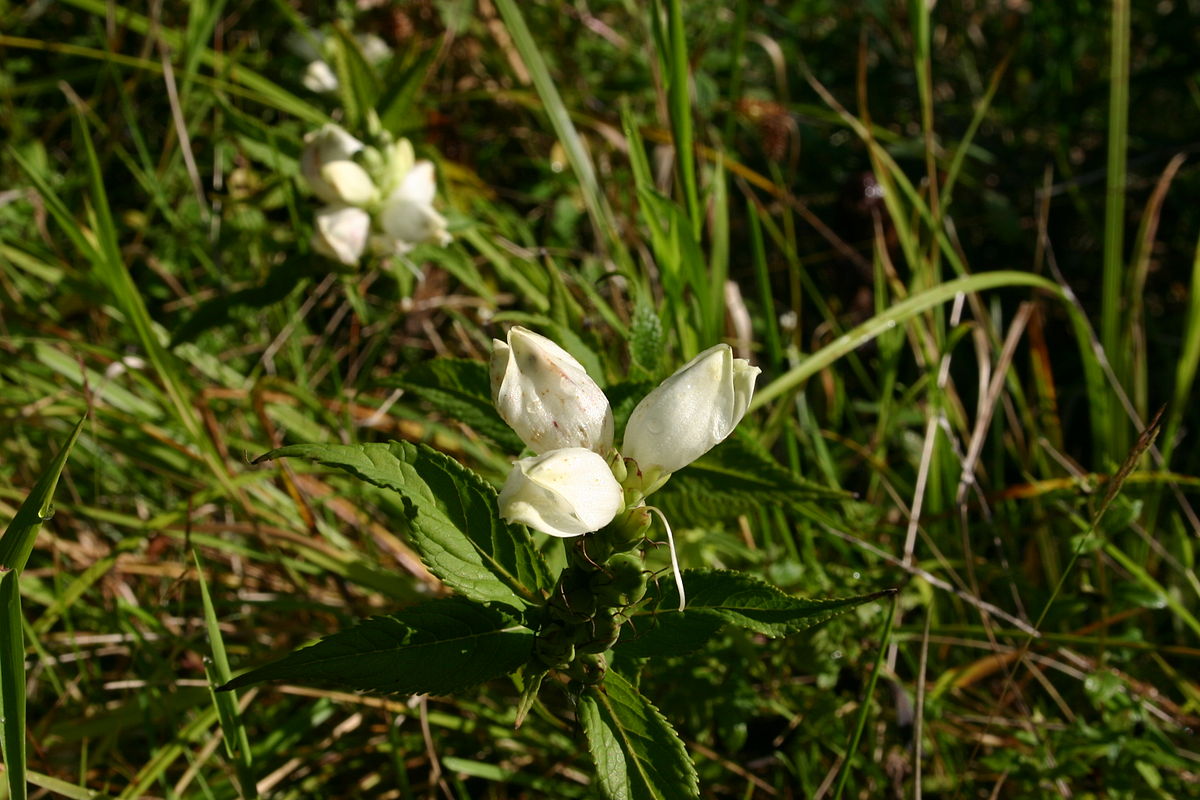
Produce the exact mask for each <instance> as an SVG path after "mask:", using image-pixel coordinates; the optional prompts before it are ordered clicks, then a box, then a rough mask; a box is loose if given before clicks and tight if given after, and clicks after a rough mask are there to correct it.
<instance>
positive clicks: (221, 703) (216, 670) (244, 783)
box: [192, 548, 258, 798]
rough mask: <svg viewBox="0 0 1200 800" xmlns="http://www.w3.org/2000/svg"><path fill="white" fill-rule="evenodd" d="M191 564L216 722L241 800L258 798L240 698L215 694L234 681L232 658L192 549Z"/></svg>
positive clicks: (195, 554)
mask: <svg viewBox="0 0 1200 800" xmlns="http://www.w3.org/2000/svg"><path fill="white" fill-rule="evenodd" d="M192 560H193V561H194V562H195V564H196V583H197V584H199V586H200V601H201V604H202V605H203V607H204V627H205V630H206V631H207V632H208V645H209V649H210V650H211V652H212V662H211V663H209V664H206V665H205V671H206V672H207V673H208V676H209V684H208V686H209V692H210V694H211V695H212V701H213V705H214V706H215V707H216V709H217V718H218V719H219V720H220V723H221V731H222V732H223V733H224V734H225V735H224V737H223V739H224V743H225V753H226V754H227V755H228V756H229V758H230V759H231V760H232V761H233V763H234V765H235V768H236V769H237V773H238V788H239V789H240V792H241V796H242V797H250V798H254V797H258V789H257V782H256V781H255V780H254V774H253V773H252V772H251V771H250V768H251V762H252V759H253V757H252V754H251V751H250V736H249V734H247V732H246V726H245V725H244V724H243V722H242V717H241V714H240V713H239V712H238V707H237V695H236V694H234V693H233V692H216V691H214V689H215V687H217V686H220V685H221V684H224V683H228V682H229V680H230V679H231V678H232V677H233V673H232V672H231V671H230V669H229V657H228V656H227V655H226V653H225V640H224V638H223V637H222V636H221V625H220V623H219V621H218V620H217V611H216V609H215V608H214V607H213V602H212V596H211V595H210V594H209V592H208V581H206V580H205V579H204V565H203V564H202V563H201V561H200V554H199V553H198V552H196V550H195V549H194V548H193V549H192Z"/></svg>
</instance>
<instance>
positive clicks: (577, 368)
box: [491, 326, 613, 477]
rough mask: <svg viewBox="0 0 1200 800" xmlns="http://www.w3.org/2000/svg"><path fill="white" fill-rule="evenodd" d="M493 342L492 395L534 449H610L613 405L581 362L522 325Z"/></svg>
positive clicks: (514, 428)
mask: <svg viewBox="0 0 1200 800" xmlns="http://www.w3.org/2000/svg"><path fill="white" fill-rule="evenodd" d="M492 345H493V349H492V361H491V376H492V399H493V400H494V401H495V403H496V410H497V411H499V412H500V416H501V417H503V418H504V421H505V422H507V423H508V424H509V425H510V426H511V427H512V429H513V430H514V431H516V432H517V435H518V436H520V437H521V441H523V442H525V444H527V445H529V447H530V449H532V450H533V451H534V452H535V453H545V452H548V451H551V450H558V449H559V448H563V447H583V448H586V449H588V450H592V451H594V452H596V453H601V454H605V453H607V452H608V450H609V448H611V447H612V439H613V417H612V409H611V408H610V407H609V405H608V398H607V397H605V396H604V392H602V391H601V390H600V387H599V386H597V385H596V382H595V381H593V380H592V379H591V378H589V377H588V374H587V371H586V370H584V368H583V365H582V364H580V363H579V362H578V361H576V360H575V359H574V358H573V357H572V356H571V355H570V353H568V352H567V351H566V350H563V349H562V348H561V347H559V346H558V345H556V344H555V343H554V342H552V341H550V340H549V339H547V338H546V337H545V336H539V335H538V334H536V333H534V332H533V331H529V330H526V329H525V328H522V327H519V326H518V327H514V328H512V329H511V330H510V331H509V332H508V343H507V344H505V343H504V342H502V341H500V340H499V339H494V340H492ZM606 469H607V467H606ZM609 474H610V477H611V472H610V473H609Z"/></svg>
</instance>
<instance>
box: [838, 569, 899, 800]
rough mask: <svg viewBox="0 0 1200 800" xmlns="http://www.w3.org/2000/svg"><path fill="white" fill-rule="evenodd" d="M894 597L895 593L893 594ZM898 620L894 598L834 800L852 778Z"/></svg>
mask: <svg viewBox="0 0 1200 800" xmlns="http://www.w3.org/2000/svg"><path fill="white" fill-rule="evenodd" d="M892 594H893V595H894V594H895V592H892ZM895 619H896V598H895V597H894V596H893V597H892V602H891V603H889V604H888V610H887V616H886V617H884V620H883V628H882V629H881V630H880V632H879V642H878V645H877V647H878V649H877V650H876V653H875V668H874V669H873V670H871V677H870V678H868V679H867V691H866V694H865V695H864V698H863V704H862V708H861V709H860V710H859V713H858V722H857V724H856V725H855V726H854V733H853V734H851V736H850V743H849V744H848V745H847V747H846V757H845V758H844V759H843V760H842V769H841V773H840V774H839V775H838V781H837V787H836V788H835V789H834V792H833V796H834V800H838V798H840V797H841V796H842V791H843V790H844V789H845V788H846V779H847V778H848V777H849V776H850V767H851V765H852V764H853V763H854V755H855V753H857V752H858V744H859V742H861V741H862V735H863V731H864V730H865V729H866V727H867V715H868V714H869V713H870V710H871V698H872V697H874V696H875V683H876V682H877V681H878V680H879V673H880V672H882V671H883V654H884V653H885V652H887V649H888V644H889V642H890V641H891V639H892V623H893V622H894V621H895Z"/></svg>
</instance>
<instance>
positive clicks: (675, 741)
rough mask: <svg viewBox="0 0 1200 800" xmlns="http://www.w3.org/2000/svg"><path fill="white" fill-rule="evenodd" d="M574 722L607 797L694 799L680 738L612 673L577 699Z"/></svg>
mask: <svg viewBox="0 0 1200 800" xmlns="http://www.w3.org/2000/svg"><path fill="white" fill-rule="evenodd" d="M577 713H578V715H579V721H580V723H581V724H582V726H583V733H584V735H585V736H586V737H587V742H588V749H589V750H591V752H592V757H593V758H594V759H595V760H596V777H597V779H598V780H599V782H600V786H601V787H603V789H604V792H605V794H606V795H608V797H609V800H677V799H679V800H685V799H686V798H698V797H699V796H700V788H699V785H698V783H697V780H696V770H695V768H694V767H693V766H692V761H691V759H690V758H688V754H687V751H686V750H685V749H684V746H683V742H682V741H680V740H679V735H678V734H677V733H675V730H674V729H673V728H672V727H671V725H670V723H668V722H667V721H666V720H665V719H664V718H663V716H662V714H661V713H660V712H659V710H658V709H657V708H655V707H654V704H653V703H651V702H650V701H649V700H647V699H646V698H645V697H642V695H641V694H640V693H639V692H638V690H637V689H636V688H635V687H634V686H633V684H631V683H629V681H627V680H626V679H625V678H623V677H621V676H620V675H619V674H617V673H613V674H611V675H610V676H609V678H608V680H606V681H605V683H604V685H603V686H602V687H600V686H598V687H592V688H590V689H588V690H587V691H585V692H584V693H583V696H581V697H580V698H579V710H578V712H577Z"/></svg>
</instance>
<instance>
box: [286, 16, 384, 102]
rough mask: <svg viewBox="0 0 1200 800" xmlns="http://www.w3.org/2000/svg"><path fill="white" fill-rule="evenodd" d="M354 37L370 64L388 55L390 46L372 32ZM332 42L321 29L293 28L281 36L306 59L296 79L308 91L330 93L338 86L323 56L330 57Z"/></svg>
mask: <svg viewBox="0 0 1200 800" xmlns="http://www.w3.org/2000/svg"><path fill="white" fill-rule="evenodd" d="M354 41H355V42H356V43H357V44H358V48H359V50H360V51H361V53H362V57H363V59H364V60H365V61H366V62H367V63H368V64H371V65H372V66H376V65H378V64H381V63H383V62H384V61H386V60H387V59H388V58H391V55H392V48H390V47H388V45H387V42H385V41H384V40H383V39H381V38H380V37H378V36H376V35H375V34H373V33H360V34H356V35H355V37H354ZM334 42H335V40H334V39H333V38H332V37H330V36H326V35H325V34H324V33H322V32H321V31H293V32H292V33H290V34H288V36H287V38H286V39H285V44H286V45H287V47H288V49H289V50H291V51H292V52H293V53H295V54H296V55H297V56H299V57H300V58H302V59H304V60H305V61H307V62H308V66H307V67H305V68H304V75H303V76H302V77H301V78H300V82H301V83H302V84H304V88H305V89H308V90H309V91H310V92H316V93H317V94H332V93H333V92H336V91H337V90H338V89H339V88H340V86H341V82H340V81H339V80H338V77H337V74H336V73H335V72H334V71H333V68H332V67H330V66H329V62H328V61H327V60H326V59H327V58H333V57H334V53H333V49H334V47H335V44H334Z"/></svg>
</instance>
